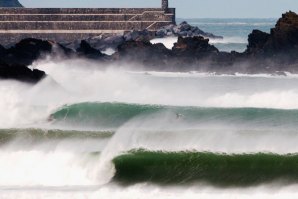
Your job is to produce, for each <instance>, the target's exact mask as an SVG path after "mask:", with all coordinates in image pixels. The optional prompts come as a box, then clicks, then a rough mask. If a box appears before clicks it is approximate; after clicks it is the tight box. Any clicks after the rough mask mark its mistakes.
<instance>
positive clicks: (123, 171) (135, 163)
mask: <svg viewBox="0 0 298 199" xmlns="http://www.w3.org/2000/svg"><path fill="white" fill-rule="evenodd" d="M113 163H114V165H115V169H116V173H115V176H114V178H113V179H114V181H118V182H121V183H125V184H126V183H127V184H134V183H139V182H153V183H158V184H187V183H194V182H199V183H200V182H201V183H207V184H211V185H214V186H220V187H230V186H235V187H246V186H254V185H259V184H263V183H271V182H283V183H297V182H298V154H287V155H277V154H271V153H256V154H216V153H211V152H161V151H146V150H142V149H140V150H134V151H130V152H128V153H127V154H123V155H120V156H118V157H116V158H114V159H113Z"/></svg>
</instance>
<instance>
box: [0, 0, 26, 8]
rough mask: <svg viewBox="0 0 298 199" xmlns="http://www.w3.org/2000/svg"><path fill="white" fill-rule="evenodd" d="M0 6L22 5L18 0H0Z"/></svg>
mask: <svg viewBox="0 0 298 199" xmlns="http://www.w3.org/2000/svg"><path fill="white" fill-rule="evenodd" d="M0 7H23V5H22V4H20V2H19V1H18V0H0Z"/></svg>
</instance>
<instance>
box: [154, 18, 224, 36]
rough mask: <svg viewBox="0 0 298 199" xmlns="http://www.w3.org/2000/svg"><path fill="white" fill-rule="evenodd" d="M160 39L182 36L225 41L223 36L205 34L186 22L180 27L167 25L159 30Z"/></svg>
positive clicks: (157, 33) (157, 32) (157, 34)
mask: <svg viewBox="0 0 298 199" xmlns="http://www.w3.org/2000/svg"><path fill="white" fill-rule="evenodd" d="M155 36H156V37H158V38H163V37H168V36H182V37H195V36H202V37H205V38H210V39H223V37H222V36H217V35H214V34H212V33H208V32H204V31H202V30H201V29H199V28H198V27H196V26H191V25H190V24H188V23H187V22H186V21H184V22H182V23H181V24H179V25H174V24H171V25H167V26H164V27H162V28H160V29H158V30H157V31H156V33H155Z"/></svg>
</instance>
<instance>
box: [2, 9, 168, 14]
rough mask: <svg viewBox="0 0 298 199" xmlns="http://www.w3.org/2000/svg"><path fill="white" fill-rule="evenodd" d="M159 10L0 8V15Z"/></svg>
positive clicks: (114, 12) (126, 12) (156, 10)
mask: <svg viewBox="0 0 298 199" xmlns="http://www.w3.org/2000/svg"><path fill="white" fill-rule="evenodd" d="M145 11H146V12H151V11H153V12H164V11H163V10H162V9H160V8H38V9H36V8H0V14H31V15H32V14H51V15H52V14H72V15H76V14H79V15H80V14H142V13H143V12H145Z"/></svg>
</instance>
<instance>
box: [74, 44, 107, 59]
mask: <svg viewBox="0 0 298 199" xmlns="http://www.w3.org/2000/svg"><path fill="white" fill-rule="evenodd" d="M76 51H77V53H78V55H79V56H84V57H86V58H89V59H99V58H102V57H103V56H104V54H102V53H101V52H100V51H99V50H96V49H94V48H92V47H91V46H90V44H89V43H88V42H86V41H85V40H82V41H81V44H80V47H79V48H78V49H77V50H76Z"/></svg>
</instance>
